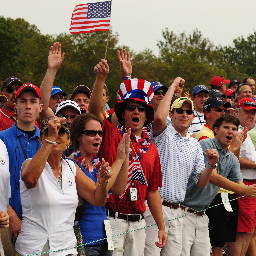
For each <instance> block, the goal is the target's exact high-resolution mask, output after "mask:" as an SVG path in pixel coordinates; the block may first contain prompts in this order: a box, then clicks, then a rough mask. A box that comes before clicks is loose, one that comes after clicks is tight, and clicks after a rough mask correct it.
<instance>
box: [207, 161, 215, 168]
mask: <svg viewBox="0 0 256 256" xmlns="http://www.w3.org/2000/svg"><path fill="white" fill-rule="evenodd" d="M207 165H208V166H209V167H210V168H211V169H215V168H216V167H217V164H216V163H215V165H214V166H211V165H210V164H209V162H208V163H207Z"/></svg>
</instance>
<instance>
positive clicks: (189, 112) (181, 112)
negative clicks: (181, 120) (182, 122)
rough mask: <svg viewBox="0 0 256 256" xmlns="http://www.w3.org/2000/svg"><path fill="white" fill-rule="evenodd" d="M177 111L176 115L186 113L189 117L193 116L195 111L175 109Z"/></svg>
mask: <svg viewBox="0 0 256 256" xmlns="http://www.w3.org/2000/svg"><path fill="white" fill-rule="evenodd" d="M175 109H176V113H178V114H183V112H184V111H186V113H187V114H188V115H192V114H193V113H194V111H193V110H191V109H187V110H184V109H182V108H175Z"/></svg>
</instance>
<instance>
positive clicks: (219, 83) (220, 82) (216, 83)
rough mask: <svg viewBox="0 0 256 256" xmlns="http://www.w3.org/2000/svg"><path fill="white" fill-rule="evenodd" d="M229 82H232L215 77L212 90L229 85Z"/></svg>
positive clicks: (212, 81)
mask: <svg viewBox="0 0 256 256" xmlns="http://www.w3.org/2000/svg"><path fill="white" fill-rule="evenodd" d="M229 82H230V81H229V80H225V79H224V78H223V77H222V76H215V77H214V78H213V79H212V80H211V84H210V86H211V87H212V88H216V87H221V86H222V85H223V84H229Z"/></svg>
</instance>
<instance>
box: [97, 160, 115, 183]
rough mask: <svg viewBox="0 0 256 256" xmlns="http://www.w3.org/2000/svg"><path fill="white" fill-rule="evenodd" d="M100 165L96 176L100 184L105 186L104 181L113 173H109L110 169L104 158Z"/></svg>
mask: <svg viewBox="0 0 256 256" xmlns="http://www.w3.org/2000/svg"><path fill="white" fill-rule="evenodd" d="M101 163H102V165H101V167H100V168H99V171H98V174H97V180H98V182H99V183H100V184H102V185H103V184H104V186H106V185H105V184H107V183H106V181H107V180H108V179H109V178H111V176H112V175H113V173H111V168H110V166H109V163H108V162H106V161H105V159H104V158H102V161H101Z"/></svg>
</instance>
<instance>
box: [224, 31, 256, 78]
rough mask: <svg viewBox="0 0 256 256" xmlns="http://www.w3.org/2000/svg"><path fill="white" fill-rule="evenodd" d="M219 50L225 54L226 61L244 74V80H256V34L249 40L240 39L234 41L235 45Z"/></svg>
mask: <svg viewBox="0 0 256 256" xmlns="http://www.w3.org/2000/svg"><path fill="white" fill-rule="evenodd" d="M219 50H220V51H221V52H222V53H223V55H224V59H225V61H226V62H227V63H229V64H230V65H231V66H232V67H235V68H236V69H237V71H238V72H240V73H241V74H243V78H245V77H248V76H250V77H253V78H254V79H255V78H256V32H254V33H253V34H250V35H249V36H248V37H247V39H245V38H243V37H238V38H237V39H234V40H233V45H231V46H230V45H229V46H225V47H220V48H219ZM246 74H247V75H246ZM241 80H242V79H241Z"/></svg>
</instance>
